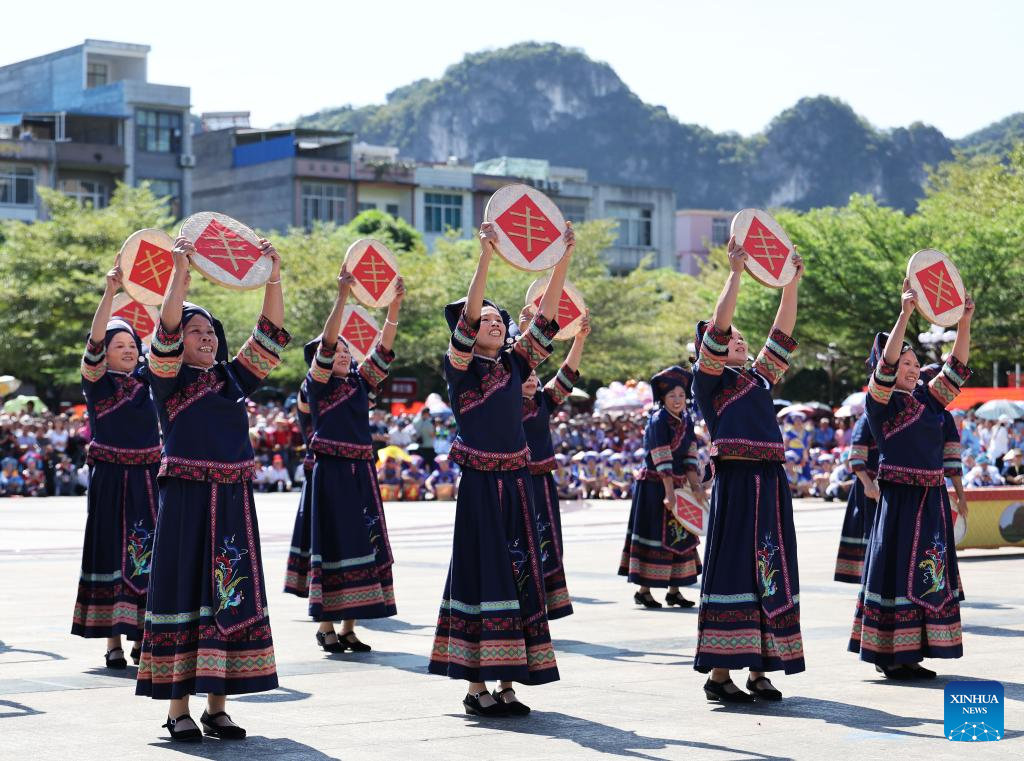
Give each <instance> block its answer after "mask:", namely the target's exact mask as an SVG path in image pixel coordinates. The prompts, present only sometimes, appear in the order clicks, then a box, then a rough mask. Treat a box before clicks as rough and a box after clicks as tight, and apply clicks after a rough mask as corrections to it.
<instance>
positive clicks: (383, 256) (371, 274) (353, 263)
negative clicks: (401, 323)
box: [344, 238, 398, 309]
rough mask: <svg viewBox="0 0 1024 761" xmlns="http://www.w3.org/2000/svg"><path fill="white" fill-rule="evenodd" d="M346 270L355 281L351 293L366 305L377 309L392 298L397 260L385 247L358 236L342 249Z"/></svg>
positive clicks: (393, 298) (396, 273)
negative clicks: (345, 248) (344, 249)
mask: <svg viewBox="0 0 1024 761" xmlns="http://www.w3.org/2000/svg"><path fill="white" fill-rule="evenodd" d="M344 267H345V269H346V270H348V271H349V272H351V273H352V275H353V276H354V277H355V279H356V282H355V284H354V285H353V286H352V295H353V296H355V297H356V298H357V299H359V301H360V302H361V303H363V304H365V305H366V306H368V307H373V308H375V309H379V308H380V307H386V306H387V305H388V304H390V303H391V302H392V301H394V300H395V290H396V289H397V287H398V259H396V258H395V255H394V254H392V253H391V252H390V251H389V250H388V247H387V246H385V245H384V244H383V243H381V242H380V241H378V240H373V239H372V238H360V239H359V240H357V241H356V242H355V243H353V244H352V245H351V246H349V247H348V251H346V252H345V263H344Z"/></svg>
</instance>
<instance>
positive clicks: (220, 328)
mask: <svg viewBox="0 0 1024 761" xmlns="http://www.w3.org/2000/svg"><path fill="white" fill-rule="evenodd" d="M193 317H205V318H206V319H207V320H209V321H210V324H211V325H212V326H213V332H214V333H215V334H216V335H217V354H216V355H215V357H214V359H215V360H216V364H220V363H221V362H227V361H228V340H227V336H225V335H224V325H222V324H221V321H220V320H218V319H217V318H216V317H214V316H213V315H212V314H210V312H208V311H207V310H205V309H203V308H202V307H201V306H199V305H198V304H193V303H191V302H189V301H186V302H185V303H183V304H182V305H181V329H182V332H184V330H185V326H186V325H188V323H189V320H191V319H192V318H193Z"/></svg>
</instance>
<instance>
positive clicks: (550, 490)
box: [530, 473, 573, 621]
mask: <svg viewBox="0 0 1024 761" xmlns="http://www.w3.org/2000/svg"><path fill="white" fill-rule="evenodd" d="M530 480H531V481H532V484H533V504H534V507H535V508H536V513H537V536H538V538H539V540H540V557H541V569H542V570H543V573H544V596H545V602H546V605H547V610H548V620H549V621H551V620H554V619H556V618H565V617H566V616H571V615H572V613H573V610H572V598H571V597H570V596H569V589H568V587H567V586H566V583H565V566H564V565H563V561H562V558H563V554H562V553H563V549H564V545H563V544H562V512H561V510H560V509H559V505H558V491H557V489H556V488H555V479H554V478H552V477H551V474H550V473H535V474H533V475H531V476H530Z"/></svg>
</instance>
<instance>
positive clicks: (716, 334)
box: [697, 323, 732, 375]
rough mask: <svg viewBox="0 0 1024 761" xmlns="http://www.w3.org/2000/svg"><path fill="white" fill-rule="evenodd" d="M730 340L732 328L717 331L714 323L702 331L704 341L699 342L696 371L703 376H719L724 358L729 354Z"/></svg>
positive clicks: (723, 364) (723, 365)
mask: <svg viewBox="0 0 1024 761" xmlns="http://www.w3.org/2000/svg"><path fill="white" fill-rule="evenodd" d="M731 339H732V327H731V326H730V327H729V328H727V329H725V330H719V329H718V328H717V327H716V326H715V324H714V323H711V324H709V325H708V327H707V330H705V331H704V339H703V340H702V341H701V342H700V356H699V357H698V359H697V371H698V372H701V373H704V374H705V375H721V374H722V371H723V370H724V369H725V358H726V357H727V356H728V354H729V341H730V340H731Z"/></svg>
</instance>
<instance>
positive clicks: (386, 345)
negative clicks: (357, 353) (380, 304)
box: [359, 278, 405, 388]
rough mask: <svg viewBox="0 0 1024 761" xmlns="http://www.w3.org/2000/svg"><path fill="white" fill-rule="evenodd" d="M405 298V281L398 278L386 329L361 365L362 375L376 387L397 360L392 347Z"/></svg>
mask: <svg viewBox="0 0 1024 761" xmlns="http://www.w3.org/2000/svg"><path fill="white" fill-rule="evenodd" d="M404 299H405V281H404V280H402V278H398V288H397V289H396V290H395V299H394V301H392V302H391V303H390V304H389V305H388V316H387V317H386V318H385V320H384V329H383V330H382V331H381V332H380V340H379V341H378V343H377V345H376V346H374V347H373V351H371V352H370V353H369V354H367V355H366V359H364V360H363V361H362V363H360V365H359V373H360V375H362V376H363V379H364V380H365V381H366V382H367V383H369V384H370V385H371V386H373V387H374V388H379V387H380V385H381V384H382V383H384V381H385V380H386V379H387V377H388V373H389V372H390V371H391V364H392V363H393V362H394V361H395V352H393V351H392V350H391V347H392V346H393V345H394V343H395V333H396V332H397V331H398V313H399V311H400V310H401V308H402V301H403V300H404Z"/></svg>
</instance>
